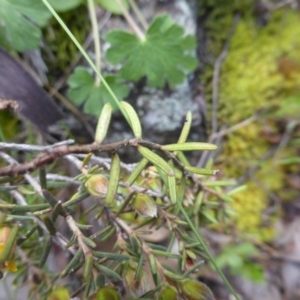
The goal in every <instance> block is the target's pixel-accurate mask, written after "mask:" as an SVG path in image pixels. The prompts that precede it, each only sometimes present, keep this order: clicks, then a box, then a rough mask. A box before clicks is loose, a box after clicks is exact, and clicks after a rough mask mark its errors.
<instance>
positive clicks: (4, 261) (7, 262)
mask: <svg viewBox="0 0 300 300" xmlns="http://www.w3.org/2000/svg"><path fill="white" fill-rule="evenodd" d="M17 231H18V227H17V225H15V226H13V227H10V226H7V225H3V226H1V227H0V270H4V271H10V272H16V271H17V267H16V264H15V262H14V261H13V260H12V259H13V256H14V253H15V248H16V235H17Z"/></svg>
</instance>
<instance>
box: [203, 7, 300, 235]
mask: <svg viewBox="0 0 300 300" xmlns="http://www.w3.org/2000/svg"><path fill="white" fill-rule="evenodd" d="M299 21H300V14H299V13H298V12H295V11H292V10H280V11H276V12H275V13H273V15H272V16H271V18H270V20H269V22H268V24H267V25H266V26H265V27H262V28H260V27H258V26H257V25H256V23H255V19H254V18H249V17H245V18H242V19H241V20H240V22H239V23H238V25H237V27H236V30H235V32H234V34H233V36H232V38H231V42H230V47H229V52H228V55H227V57H226V59H225V61H224V63H223V65H222V70H221V77H220V92H219V109H218V118H219V124H224V123H225V124H227V126H228V127H231V126H233V125H236V124H238V123H239V122H241V121H242V120H245V119H246V118H249V117H250V116H252V115H253V114H254V113H255V112H257V111H259V110H261V109H262V108H267V107H271V106H277V107H280V106H282V107H284V106H285V103H289V104H290V102H291V101H290V98H291V97H292V98H293V97H296V98H297V97H298V99H299V98H300V97H299V95H300V56H299V51H300V39H299V37H300V27H299V26H297V24H298V23H299ZM220 40H223V36H222V35H221V36H220ZM209 72H210V71H208V73H209ZM208 73H206V75H205V76H206V78H209V75H208ZM210 88H211V87H210V86H209V85H207V91H209V94H211V92H210ZM282 123H284V122H282V120H281V121H280V122H278V119H276V120H274V118H273V119H272V118H267V117H266V118H264V119H262V120H260V121H257V122H255V123H252V124H250V125H248V126H246V127H243V128H241V129H240V130H238V131H235V132H234V133H232V134H230V135H228V136H227V141H226V143H225V144H224V150H223V153H222V155H221V156H219V158H218V161H217V164H218V168H220V169H222V170H223V173H224V174H226V176H230V177H233V178H239V177H240V176H243V175H245V172H246V171H247V170H249V168H251V167H258V171H257V172H255V173H254V175H253V177H252V178H251V179H250V180H249V181H248V182H247V185H248V188H247V189H246V190H244V191H243V192H241V193H239V194H237V195H235V196H234V199H235V202H234V203H233V204H232V207H233V208H234V209H235V210H236V211H237V214H236V217H235V224H236V226H237V228H238V229H240V230H242V231H243V232H247V233H251V234H255V235H257V236H258V237H259V238H260V239H264V240H269V239H271V238H272V236H273V234H274V232H273V230H272V224H271V223H272V221H274V217H271V218H270V220H269V222H268V224H266V223H265V219H264V220H263V219H262V215H263V213H264V211H265V210H266V208H267V207H268V203H269V194H270V192H271V193H273V194H276V195H280V196H283V197H284V199H285V200H287V199H288V197H289V196H290V195H292V193H285V192H283V191H284V188H285V184H286V183H285V182H286V180H285V179H286V176H287V172H289V171H290V170H291V168H287V167H286V166H283V165H280V164H279V163H278V161H280V159H282V158H285V157H289V156H297V153H295V150H294V148H293V147H287V148H285V149H283V150H281V151H280V152H278V153H276V157H274V158H271V159H268V160H267V161H263V160H262V157H263V156H264V155H265V154H266V153H267V152H268V151H269V150H270V147H271V146H272V144H271V143H270V142H269V141H268V134H269V135H270V134H271V135H274V136H279V137H281V136H282V131H283V130H284V127H285V124H286V123H284V125H282ZM288 195H289V196H288ZM277 215H278V213H277Z"/></svg>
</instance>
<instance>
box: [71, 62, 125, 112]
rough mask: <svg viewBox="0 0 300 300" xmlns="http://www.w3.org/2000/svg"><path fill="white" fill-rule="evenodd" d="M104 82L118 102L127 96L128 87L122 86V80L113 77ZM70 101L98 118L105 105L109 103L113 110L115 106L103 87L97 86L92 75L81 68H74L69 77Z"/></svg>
mask: <svg viewBox="0 0 300 300" xmlns="http://www.w3.org/2000/svg"><path fill="white" fill-rule="evenodd" d="M105 80H106V82H107V83H108V84H109V86H110V88H111V89H112V90H113V92H114V93H115V94H116V96H117V98H118V99H119V100H121V99H123V98H124V97H126V96H127V95H128V92H129V88H128V86H126V85H124V84H122V80H121V79H120V78H118V77H115V76H106V77H105ZM68 83H69V87H70V88H69V92H68V95H69V97H70V99H71V100H72V101H73V102H74V103H75V104H78V105H80V104H84V112H85V113H88V114H92V115H96V116H98V115H99V114H100V112H101V109H102V107H103V105H104V104H105V103H110V104H111V105H112V106H113V107H114V108H116V105H115V103H114V101H113V99H112V97H111V95H110V94H109V93H108V91H107V90H106V88H105V87H104V85H102V84H101V83H100V84H99V85H97V84H96V83H95V81H94V79H93V77H92V75H91V74H90V73H89V72H88V71H87V70H86V69H85V68H83V67H78V68H76V70H75V72H74V73H73V74H72V75H71V76H70V77H69V80H68Z"/></svg>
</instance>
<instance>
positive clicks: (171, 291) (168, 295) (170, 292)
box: [158, 285, 178, 300]
mask: <svg viewBox="0 0 300 300" xmlns="http://www.w3.org/2000/svg"><path fill="white" fill-rule="evenodd" d="M177 295H178V293H177V291H176V289H175V288H173V287H172V286H169V285H168V286H165V287H163V288H162V289H161V290H160V292H159V294H158V300H177V299H178V297H177Z"/></svg>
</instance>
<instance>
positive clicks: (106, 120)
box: [95, 103, 113, 144]
mask: <svg viewBox="0 0 300 300" xmlns="http://www.w3.org/2000/svg"><path fill="white" fill-rule="evenodd" d="M112 111H113V108H112V106H111V104H110V103H105V104H104V106H103V108H102V110H101V113H100V116H99V119H98V124H97V128H96V133H95V143H97V144H101V143H102V142H103V140H104V139H105V137H106V135H107V130H108V127H109V124H110V119H111V116H112Z"/></svg>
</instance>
